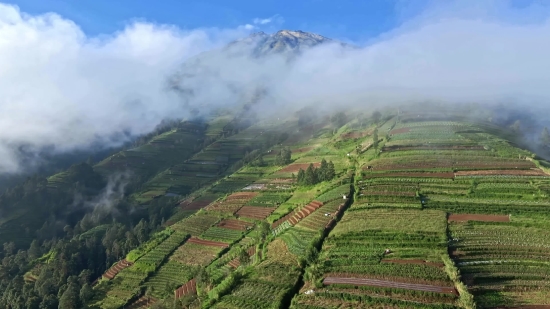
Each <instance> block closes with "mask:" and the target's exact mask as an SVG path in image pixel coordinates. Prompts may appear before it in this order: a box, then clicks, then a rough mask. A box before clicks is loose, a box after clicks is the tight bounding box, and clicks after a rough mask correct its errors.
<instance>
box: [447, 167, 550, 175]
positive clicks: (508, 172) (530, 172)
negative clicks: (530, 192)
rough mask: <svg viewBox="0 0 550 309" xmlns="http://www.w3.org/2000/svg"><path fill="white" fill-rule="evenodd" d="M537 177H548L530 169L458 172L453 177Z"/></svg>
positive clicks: (541, 172)
mask: <svg viewBox="0 0 550 309" xmlns="http://www.w3.org/2000/svg"><path fill="white" fill-rule="evenodd" d="M495 175H496V176H504V175H509V176H530V177H533V176H535V177H536V176H539V177H548V175H547V174H546V173H544V172H543V171H542V170H540V169H535V168H530V169H527V170H520V169H517V170H506V169H502V170H482V171H458V172H456V173H455V176H457V177H472V176H495Z"/></svg>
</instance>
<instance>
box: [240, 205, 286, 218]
mask: <svg viewBox="0 0 550 309" xmlns="http://www.w3.org/2000/svg"><path fill="white" fill-rule="evenodd" d="M275 209H276V207H258V206H243V207H241V209H239V211H237V213H236V215H237V216H238V217H244V218H250V219H255V220H264V219H265V218H267V217H268V216H269V215H270V214H271V213H272V212H273V211H274V210H275Z"/></svg>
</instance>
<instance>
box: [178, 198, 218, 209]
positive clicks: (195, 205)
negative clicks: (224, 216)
mask: <svg viewBox="0 0 550 309" xmlns="http://www.w3.org/2000/svg"><path fill="white" fill-rule="evenodd" d="M212 201H213V200H207V199H205V200H195V201H192V202H191V201H183V202H181V203H180V207H181V209H182V210H199V209H202V208H204V207H206V206H208V204H210V203H212Z"/></svg>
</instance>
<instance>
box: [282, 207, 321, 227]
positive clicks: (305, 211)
mask: <svg viewBox="0 0 550 309" xmlns="http://www.w3.org/2000/svg"><path fill="white" fill-rule="evenodd" d="M321 206H323V203H322V202H319V201H313V202H311V203H309V204H307V205H306V206H304V207H302V208H300V209H296V210H294V211H293V212H291V213H289V214H287V215H286V216H284V217H282V218H281V219H279V220H277V221H275V222H273V224H272V225H271V228H272V229H274V228H276V227H278V226H279V225H281V224H283V223H284V222H285V221H287V220H288V222H290V224H292V225H296V223H298V222H299V221H300V220H302V219H303V218H305V217H307V216H309V215H310V214H311V213H312V212H314V211H315V210H317V209H318V208H319V207H321Z"/></svg>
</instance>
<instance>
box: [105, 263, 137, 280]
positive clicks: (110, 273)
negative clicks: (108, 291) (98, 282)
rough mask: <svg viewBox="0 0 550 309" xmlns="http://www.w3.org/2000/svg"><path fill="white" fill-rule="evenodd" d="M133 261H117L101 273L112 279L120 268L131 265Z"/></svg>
mask: <svg viewBox="0 0 550 309" xmlns="http://www.w3.org/2000/svg"><path fill="white" fill-rule="evenodd" d="M133 264H134V263H132V262H128V261H126V259H124V260H121V261H119V262H118V263H116V264H115V265H114V266H112V267H111V268H109V269H107V271H106V272H105V273H104V274H103V278H106V279H109V280H111V279H113V278H114V277H115V276H116V275H117V274H118V273H119V272H120V271H121V270H123V269H124V268H126V267H130V266H132V265H133Z"/></svg>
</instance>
